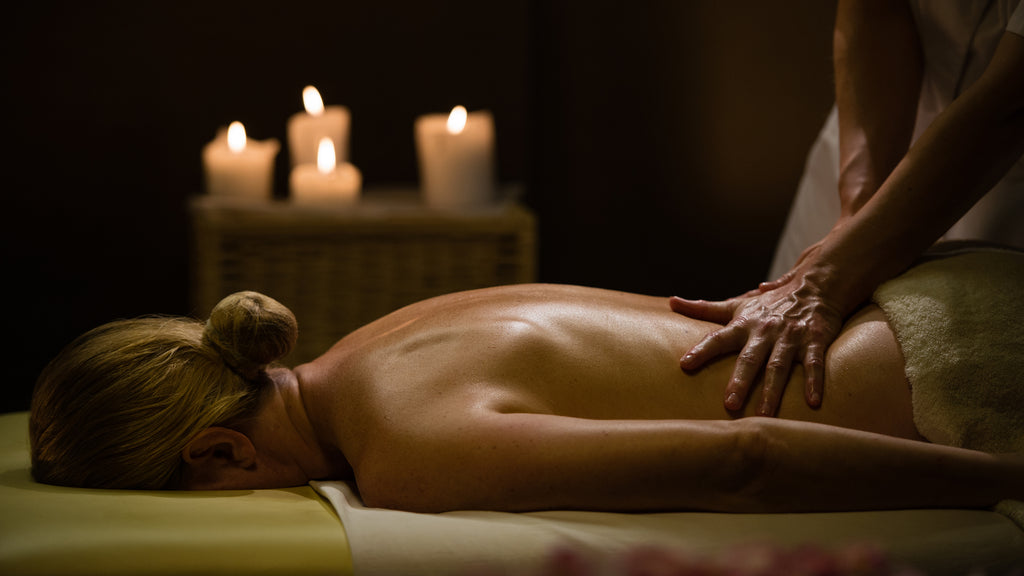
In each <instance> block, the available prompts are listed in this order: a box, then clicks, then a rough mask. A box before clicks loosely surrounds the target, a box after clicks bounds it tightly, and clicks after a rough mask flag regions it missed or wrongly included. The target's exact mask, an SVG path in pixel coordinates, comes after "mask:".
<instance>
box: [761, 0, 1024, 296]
mask: <svg viewBox="0 0 1024 576" xmlns="http://www.w3.org/2000/svg"><path fill="white" fill-rule="evenodd" d="M910 5H911V9H912V11H913V14H914V21H915V23H916V25H917V30H918V35H919V37H920V41H921V47H922V50H923V54H924V75H923V78H922V86H921V97H920V100H919V102H918V111H917V122H916V125H915V128H914V138H915V139H916V138H917V137H918V136H920V134H921V133H922V132H923V131H924V130H925V129H926V128H927V127H928V125H929V124H931V122H932V120H934V119H935V116H936V115H938V114H939V113H940V112H941V111H942V110H944V109H945V108H946V107H947V106H949V104H950V102H952V101H953V99H954V98H955V97H956V96H958V95H959V94H961V93H962V92H963V91H964V90H966V89H967V87H968V86H970V85H971V84H972V83H973V82H974V81H975V80H977V79H978V78H979V77H980V76H981V73H982V72H984V70H985V67H986V66H988V63H989V61H990V60H991V59H992V55H993V53H994V52H995V49H996V45H997V44H998V43H999V39H1000V38H1001V37H1002V35H1003V32H1004V31H1009V32H1013V33H1015V34H1018V35H1020V36H1024V2H1020V1H1019V0H966V1H963V0H958V1H950V0H931V1H929V0H911V2H910ZM1021 73H1022V74H1024V70H1022V71H1021ZM838 182H839V120H838V115H837V113H836V109H835V107H833V109H832V112H831V114H829V117H828V120H826V122H825V126H824V127H823V128H822V130H821V133H820V134H819V135H818V139H817V141H815V143H814V146H813V147H812V148H811V151H810V154H809V155H808V158H807V164H806V166H805V168H804V174H803V177H802V178H801V180H800V185H799V188H798V189H797V193H796V196H795V198H794V200H793V206H792V208H791V209H790V212H789V216H788V218H787V220H786V225H785V228H784V229H783V231H782V236H781V238H780V239H779V243H778V244H777V245H776V248H775V257H774V259H773V261H772V265H771V269H770V270H769V273H768V279H769V280H770V279H774V278H778V277H779V276H781V275H782V274H784V273H785V272H786V271H788V270H789V269H790V268H791V267H792V266H793V264H795V263H796V261H797V259H798V258H799V257H800V254H801V253H802V252H803V251H804V249H806V248H807V247H808V246H810V245H811V244H814V243H815V242H817V241H818V240H820V239H821V238H823V237H824V236H825V234H827V233H828V231H829V230H831V228H832V225H833V224H834V223H835V222H836V219H838V218H839V211H840V207H839V184H838ZM945 238H947V239H981V240H989V241H992V242H999V243H1002V244H1008V245H1011V246H1015V247H1018V248H1022V249H1024V158H1021V160H1019V161H1018V162H1017V163H1016V164H1015V165H1014V166H1013V168H1011V170H1010V171H1009V173H1007V174H1006V176H1005V177H1004V178H1003V179H1002V180H1001V181H1000V182H999V183H998V184H997V185H996V186H995V187H993V188H992V190H990V191H989V192H988V193H987V194H986V195H985V197H984V198H982V199H981V200H980V201H979V202H978V203H977V204H976V205H975V206H974V207H973V208H972V209H971V210H970V211H969V212H968V213H967V214H966V215H964V217H963V218H962V219H961V220H960V221H959V222H957V223H956V224H954V225H953V227H952V228H950V229H949V231H948V232H947V233H946V235H945Z"/></svg>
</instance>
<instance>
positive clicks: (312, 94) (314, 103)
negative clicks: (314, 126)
mask: <svg viewBox="0 0 1024 576" xmlns="http://www.w3.org/2000/svg"><path fill="white" fill-rule="evenodd" d="M302 104H303V105H304V106H305V107H306V112H308V113H310V114H312V115H313V116H320V115H321V114H323V113H324V99H323V98H321V97H320V91H319V90H317V89H316V88H314V87H313V86H306V87H305V88H303V89H302Z"/></svg>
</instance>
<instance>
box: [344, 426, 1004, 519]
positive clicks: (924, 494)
mask: <svg viewBox="0 0 1024 576" xmlns="http://www.w3.org/2000/svg"><path fill="white" fill-rule="evenodd" d="M434 422H435V423H434V424H433V425H430V426H427V427H425V428H422V429H420V430H417V431H414V430H412V428H410V429H409V430H408V433H407V434H383V435H380V436H379V437H378V439H379V441H380V442H381V444H379V446H378V447H377V448H373V449H371V450H370V451H369V452H368V453H370V454H373V456H371V457H370V458H369V459H368V460H367V461H366V462H365V463H363V464H362V465H360V466H359V467H357V468H358V472H357V478H356V481H357V484H358V485H359V488H360V491H361V493H362V495H363V498H364V500H365V501H366V503H367V504H368V505H370V506H377V507H387V508H398V509H405V510H413V511H424V512H441V511H446V510H457V509H485V510H511V511H523V510H540V509H586V510H611V511H615V510H633V511H636V510H665V509H674V510H679V509H694V510H712V511H735V512H765V511H783V510H785V511H812V510H830V511H835V510H859V509H883V508H906V507H937V506H938V507H942V506H957V507H981V506H989V505H992V504H994V503H995V502H997V501H998V500H999V499H1002V498H1009V497H1013V496H1016V497H1021V496H1024V459H1022V458H1021V456H1019V455H1018V456H1016V457H1014V456H994V455H989V454H985V453H981V452H975V451H971V450H961V449H955V448H949V447H945V446H939V445H934V444H928V443H924V442H916V441H912V440H901V439H895V438H891V437H888V436H880V435H876V434H869V433H862V432H856V431H852V430H848V429H843V428H836V427H832V426H823V425H816V424H807V423H802V422H793V421H785V420H777V419H768V418H747V419H741V420H736V421H632V420H629V421H607V420H587V419H578V418H567V417H562V416H553V415H544V414H498V413H486V412H481V413H480V414H479V415H478V416H476V417H474V418H472V419H467V420H465V421H455V422H453V421H450V420H445V419H435V420H434ZM385 447H387V449H386V450H385V449H384V448H385Z"/></svg>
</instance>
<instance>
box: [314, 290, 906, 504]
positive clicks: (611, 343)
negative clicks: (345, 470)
mask: <svg viewBox="0 0 1024 576" xmlns="http://www.w3.org/2000/svg"><path fill="white" fill-rule="evenodd" d="M713 328H715V325H713V324H709V323H704V322H700V321H696V320H693V319H689V318H686V317H684V316H681V315H679V314H675V313H673V312H672V311H671V310H670V309H669V307H668V305H667V300H666V299H665V298H659V297H649V296H640V295H635V294H627V293H620V292H614V291H604V290H597V289H591V288H582V287H576V286H561V285H523V286H507V287H499V288H491V289H484V290H478V291H471V292H464V293H458V294H453V295H449V296H443V297H440V298H435V299H431V300H427V301H423V302H420V303H417V304H414V305H411V306H409V307H406V308H404V309H402V310H399V311H397V312H395V313H393V314H390V315H388V316H386V317H384V318H382V319H380V320H378V321H376V322H373V323H371V324H369V325H367V326H365V327H363V328H361V329H359V330H357V331H355V332H353V333H352V334H350V335H349V336H347V337H345V338H343V339H342V340H341V341H339V342H338V343H337V344H336V345H335V346H334V347H332V348H331V349H330V350H329V351H327V352H326V353H325V354H324V355H323V356H321V357H320V358H318V359H317V360H315V361H313V362H311V363H308V364H304V365H301V366H298V367H297V368H295V370H294V374H295V377H296V379H297V383H298V388H299V391H300V393H301V396H302V398H303V404H304V406H305V409H306V411H307V412H308V416H309V421H310V422H311V423H312V425H313V427H314V429H315V430H316V435H317V436H318V437H319V438H320V439H321V442H322V443H323V444H324V445H325V446H329V447H330V448H328V449H326V452H327V453H331V452H332V450H333V449H335V448H336V449H337V450H338V452H335V453H334V456H333V457H334V458H336V459H337V460H341V459H344V464H345V465H346V466H347V465H351V467H352V468H353V469H354V473H355V478H356V479H357V482H359V484H360V488H361V489H363V490H364V496H365V497H368V498H372V497H373V495H374V494H375V493H376V490H375V487H376V486H378V485H381V486H382V485H384V484H394V483H396V482H399V479H401V478H405V477H412V476H416V477H417V479H416V480H415V481H413V480H409V481H408V482H406V483H405V484H403V485H402V486H397V485H395V486H394V487H393V489H392V490H391V491H392V492H396V493H397V492H402V493H403V494H406V493H409V492H410V491H415V490H422V491H423V495H422V500H416V501H411V502H400V503H394V502H390V501H388V500H387V498H382V500H381V502H380V504H381V505H385V506H394V507H405V508H414V509H419V508H423V509H432V508H433V506H430V505H424V504H423V502H425V501H428V500H429V499H431V498H433V499H437V498H438V497H439V495H438V494H439V492H440V491H441V490H442V489H444V490H450V491H458V492H462V493H465V494H467V496H466V498H467V500H466V501H465V502H452V503H450V504H439V505H438V509H445V508H450V507H466V506H480V507H488V508H498V507H504V506H505V505H506V504H507V506H508V507H509V508H511V509H518V508H533V507H547V506H548V505H560V502H561V501H560V500H558V499H557V498H553V497H551V495H550V494H545V495H544V497H543V498H540V497H538V498H537V499H536V500H533V499H530V498H525V499H524V501H523V503H522V504H521V505H517V504H515V501H516V500H515V497H513V496H512V495H510V494H509V493H508V492H509V491H510V490H518V491H520V492H521V491H522V490H523V487H522V486H521V485H518V484H517V485H516V486H514V487H513V486H510V487H507V488H503V489H502V490H504V492H501V491H500V490H499V492H501V502H500V503H499V502H497V501H495V502H490V500H497V499H498V496H496V495H494V494H488V495H480V496H479V500H480V503H479V504H477V503H476V501H475V500H471V499H470V497H469V496H468V495H469V494H471V493H473V494H475V492H474V490H480V491H481V492H483V491H484V489H483V488H481V487H479V486H477V485H478V484H483V483H488V482H489V483H491V484H501V483H502V482H503V481H504V480H503V479H495V478H486V479H485V478H484V477H485V476H490V473H485V472H480V473H478V474H477V476H478V477H477V478H472V479H466V483H468V484H472V486H471V487H467V485H464V483H463V482H462V479H460V478H459V474H460V473H461V472H453V471H448V472H444V473H442V472H440V471H436V470H435V471H433V472H429V471H428V470H432V469H433V468H434V467H440V466H441V465H442V464H441V463H444V465H445V466H448V467H449V468H451V469H452V470H469V469H468V468H466V467H467V466H468V465H469V463H470V461H472V462H476V461H478V460H479V461H481V462H482V461H484V460H486V459H487V458H486V457H484V455H483V454H482V453H481V452H480V450H482V449H483V448H482V447H483V446H485V445H487V446H490V447H491V450H492V451H496V450H499V449H508V450H514V451H513V452H512V453H513V454H516V455H518V454H521V453H522V454H542V455H547V454H548V453H550V454H551V458H553V459H557V458H561V457H562V456H563V455H559V454H560V452H559V451H565V452H572V451H573V447H572V446H555V445H551V446H549V445H548V444H547V443H550V442H551V441H553V440H557V438H552V436H561V437H565V438H569V437H572V435H573V434H575V433H576V432H577V430H584V429H585V430H586V432H585V433H584V435H583V436H581V438H583V440H581V444H580V446H584V445H585V444H586V443H587V442H591V441H593V436H594V435H600V434H607V435H617V434H619V433H620V432H624V431H625V430H634V429H635V428H636V424H637V421H652V422H657V423H658V426H662V425H665V426H666V427H671V426H669V425H670V424H678V425H677V426H675V428H672V431H671V432H665V434H666V437H667V436H671V435H677V436H676V438H684V439H685V438H687V436H685V435H682V436H678V434H680V432H679V430H676V428H679V427H680V426H682V425H683V424H684V423H686V422H689V421H708V420H724V421H730V420H734V419H735V418H737V417H738V416H740V414H731V413H729V412H727V411H726V410H725V408H724V407H723V404H722V397H723V393H722V392H723V390H724V387H725V383H726V379H727V378H728V377H729V374H730V373H731V370H732V362H731V361H730V360H731V359H730V358H723V359H722V360H720V361H719V362H717V363H715V364H713V365H711V366H709V367H707V368H706V369H704V370H701V371H699V372H697V373H693V374H690V373H686V372H683V371H682V370H680V369H679V364H678V359H679V356H680V354H681V353H682V352H683V351H685V350H686V349H688V348H689V347H690V346H692V345H693V344H694V343H695V342H697V341H698V340H699V339H700V338H701V337H703V335H704V334H706V333H707V332H708V331H710V330H712V329H713ZM827 369H828V372H827V380H826V395H825V398H824V402H823V405H822V407H821V408H820V409H812V408H810V407H808V406H807V404H806V402H805V401H804V398H803V395H802V394H800V393H799V392H800V385H799V382H801V381H802V374H801V373H800V371H799V370H797V371H796V372H795V373H794V374H793V375H792V379H793V382H794V385H793V387H792V390H794V391H795V393H790V394H787V395H786V397H785V398H784V399H783V402H782V406H781V408H780V411H779V414H778V416H779V417H780V418H782V419H787V420H796V421H806V422H814V423H821V424H829V425H834V426H840V427H843V428H851V429H855V430H863V431H868V432H873V433H878V434H883V435H887V436H893V437H900V438H907V439H912V440H920V439H921V437H920V436H919V435H918V434H917V431H916V429H915V427H914V425H913V420H912V414H911V404H910V390H909V387H908V384H907V382H906V379H905V376H904V373H903V358H902V355H901V353H900V350H899V347H898V345H897V343H896V340H895V338H894V336H893V333H892V331H891V329H890V328H889V326H888V324H887V323H886V322H885V319H884V316H883V315H882V313H881V311H880V310H879V309H878V308H877V307H874V306H868V307H866V308H865V309H864V310H862V311H861V312H859V313H858V314H857V315H855V317H853V318H852V319H851V320H850V321H849V322H848V323H847V325H846V326H845V327H844V329H843V332H842V334H841V336H840V338H839V339H838V340H837V341H836V343H835V344H834V345H833V346H832V347H831V348H830V351H829V355H828V361H827ZM746 412H747V414H746V415H750V414H752V412H753V407H752V406H748V407H747V408H746ZM524 414H526V415H538V418H534V417H533V416H530V417H529V419H524V418H522V417H520V418H516V419H515V420H512V419H509V418H501V416H508V415H524ZM552 415H554V416H559V417H568V418H559V419H551V418H540V417H541V416H552ZM512 422H515V423H514V424H513V423H512ZM533 422H536V425H534V424H533ZM555 422H557V424H555ZM602 423H606V425H603V424H602ZM549 426H553V427H551V429H550V432H545V431H548V430H549V428H548V427H549ZM561 426H568V427H567V428H564V431H559V430H563V429H562V428H559V427H561ZM581 426H582V427H581ZM602 426H604V428H602ZM653 426H654V425H653V424H652V428H651V430H649V431H648V432H645V434H647V436H643V438H639V437H637V438H633V437H632V436H628V434H634V433H635V432H628V433H627V436H625V437H628V438H630V439H629V440H623V441H622V442H626V443H629V442H632V443H634V444H635V445H637V446H640V445H643V446H647V444H646V443H647V442H649V441H650V440H649V437H652V438H657V435H658V434H660V433H661V432H660V431H656V430H654V429H653ZM605 428H606V429H605ZM714 430H715V431H714V432H713V434H719V433H718V432H717V429H714ZM698 432H699V434H698ZM705 432H706V430H705V428H701V427H698V428H695V433H694V434H695V435H694V436H693V438H697V436H698V435H703V434H705ZM545 434H546V435H545ZM475 435H477V436H475ZM520 436H522V437H523V438H520ZM719 436H723V437H724V436H725V434H724V432H723V433H722V434H719ZM719 436H715V437H714V438H715V439H714V441H713V442H709V443H708V446H709V447H710V446H711V444H714V443H715V442H719V440H718V438H719ZM478 437H479V438H478ZM527 437H529V440H527V439H525V438H527ZM609 437H610V436H609ZM625 437H624V438H625ZM477 438H478V439H477ZM509 438H511V440H508V439H509ZM701 438H703V436H701ZM506 440H508V441H509V442H512V444H510V445H508V446H505V444H504V442H505V441H506ZM474 442H475V443H474ZM622 442H620V440H618V439H616V440H614V441H613V440H609V442H608V443H607V444H605V445H603V446H607V447H608V450H609V454H614V453H615V452H614V451H615V450H617V449H623V450H624V449H625V447H624V446H625V444H622ZM675 442H676V443H677V444H685V443H686V442H687V441H686V440H678V439H677V440H675ZM694 442H695V443H696V442H704V441H703V440H699V441H698V440H694ZM524 443H533V444H534V445H535V446H536V447H533V448H531V447H530V446H524ZM502 446H505V448H501V447H502ZM449 448H450V450H449ZM671 448H672V446H671V445H668V446H667V448H666V449H671ZM687 448H688V449H692V450H697V449H698V447H696V446H687ZM459 450H464V451H465V452H464V455H465V454H472V455H473V456H472V457H471V458H470V457H468V456H464V457H462V460H446V458H455V456H452V454H457V453H460V452H459ZM531 450H532V451H531ZM709 450H710V448H709ZM449 452H450V453H451V454H449ZM627 453H628V452H624V454H627ZM638 453H639V452H638ZM545 457H547V456H545ZM594 457H595V458H600V455H597V454H595V455H594ZM609 457H611V456H609ZM659 457H660V456H659ZM680 457H684V456H680ZM685 457H689V456H685ZM700 457H701V458H703V457H704V456H703V455H702V456H700ZM708 457H711V456H708ZM498 460H499V461H501V462H507V461H508V460H509V458H506V457H504V456H502V457H499V458H498ZM559 461H560V460H559ZM534 464H535V463H534V462H533V461H530V462H524V463H523V464H522V466H524V467H525V466H527V465H534ZM590 465H591V462H590V461H586V462H581V463H580V464H579V466H580V467H583V468H586V467H588V466H590ZM695 465H697V463H695ZM722 465H723V466H728V465H729V463H728V462H723V464H722ZM606 466H607V463H602V465H601V466H595V468H594V473H595V474H596V473H604V470H606V469H607V468H606ZM340 467H341V466H340V464H339V468H340ZM524 469H525V468H524ZM598 469H600V470H601V472H598ZM370 470H373V473H370V472H369V471H370ZM465 473H466V474H470V472H468V471H466V472H465ZM420 474H421V475H422V477H419V476H417V475H420ZM494 474H495V475H497V472H495V473H494ZM552 474H555V472H552ZM570 475H571V474H569V473H567V476H570ZM441 476H443V477H444V479H443V481H441V480H440V479H439V478H440V477H441ZM506 477H507V475H506ZM623 481H624V482H627V481H628V479H624V480H623ZM566 482H567V485H569V484H568V479H566ZM432 483H438V484H440V483H443V484H445V486H443V487H440V486H438V487H436V488H431V487H430V486H431V484H432ZM491 488H493V487H492V486H488V487H487V489H488V490H490V489H491ZM559 489H561V488H557V487H554V486H552V487H551V488H549V489H548V492H549V493H554V492H556V491H557V490H559ZM382 491H384V492H387V490H384V489H383V488H382ZM519 495H521V494H519ZM592 498H595V499H597V500H600V499H601V498H602V495H600V494H596V495H594V496H593V497H592ZM581 500H582V501H581V503H580V506H587V505H588V504H587V503H588V502H589V500H586V499H582V497H581ZM499 504H501V505H499ZM598 504H600V502H598ZM655 504H656V503H655ZM595 507H601V506H600V505H598V506H595Z"/></svg>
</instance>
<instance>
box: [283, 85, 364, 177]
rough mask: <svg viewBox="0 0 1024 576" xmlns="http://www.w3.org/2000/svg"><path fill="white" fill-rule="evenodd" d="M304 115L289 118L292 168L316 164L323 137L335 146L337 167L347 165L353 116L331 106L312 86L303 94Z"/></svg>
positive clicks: (289, 148)
mask: <svg viewBox="0 0 1024 576" xmlns="http://www.w3.org/2000/svg"><path fill="white" fill-rule="evenodd" d="M302 102H303V106H304V107H305V109H306V110H305V112H297V113H295V114H293V115H292V117H291V118H289V119H288V150H289V151H290V153H291V161H292V166H298V165H300V164H314V165H315V164H316V158H317V145H318V143H319V142H320V140H321V139H322V138H330V139H331V142H333V143H334V161H335V163H336V164H337V165H341V164H343V163H345V162H348V140H349V126H350V123H351V117H350V114H349V111H348V108H346V107H344V106H328V107H326V108H324V101H323V99H322V98H321V97H320V92H319V91H317V89H316V88H314V87H313V86H306V88H305V89H304V90H303V91H302Z"/></svg>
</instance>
